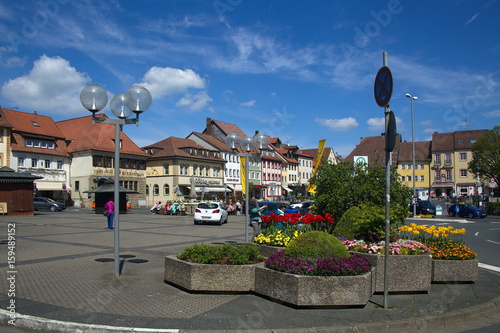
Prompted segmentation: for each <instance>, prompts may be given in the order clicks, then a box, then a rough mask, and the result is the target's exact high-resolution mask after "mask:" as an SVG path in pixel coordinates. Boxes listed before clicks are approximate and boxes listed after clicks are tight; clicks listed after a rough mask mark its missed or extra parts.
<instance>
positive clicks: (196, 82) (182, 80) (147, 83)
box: [140, 66, 205, 98]
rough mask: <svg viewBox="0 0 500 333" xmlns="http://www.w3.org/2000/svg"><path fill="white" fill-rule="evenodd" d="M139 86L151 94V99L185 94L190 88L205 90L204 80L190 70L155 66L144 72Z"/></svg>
mask: <svg viewBox="0 0 500 333" xmlns="http://www.w3.org/2000/svg"><path fill="white" fill-rule="evenodd" d="M140 84H141V85H142V86H144V87H145V88H147V89H148V90H149V91H150V92H151V95H152V96H153V98H161V97H162V96H165V95H170V94H174V93H185V92H187V91H188V90H189V89H191V88H194V89H204V88H205V80H203V79H202V78H201V77H200V76H199V75H198V74H196V73H195V72H194V71H193V70H191V69H186V70H181V69H176V68H170V67H156V66H155V67H151V68H150V69H149V70H148V71H147V72H146V74H145V75H144V77H143V78H142V83H140Z"/></svg>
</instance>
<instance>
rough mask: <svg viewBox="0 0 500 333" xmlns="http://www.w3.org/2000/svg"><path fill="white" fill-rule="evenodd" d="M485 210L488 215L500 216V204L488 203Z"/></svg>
mask: <svg viewBox="0 0 500 333" xmlns="http://www.w3.org/2000/svg"><path fill="white" fill-rule="evenodd" d="M485 208H486V212H487V213H488V215H500V202H487V203H486V207H485Z"/></svg>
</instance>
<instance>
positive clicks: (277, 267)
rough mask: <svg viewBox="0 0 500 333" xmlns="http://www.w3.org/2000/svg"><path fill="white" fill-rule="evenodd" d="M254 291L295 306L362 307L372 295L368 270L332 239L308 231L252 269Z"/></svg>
mask: <svg viewBox="0 0 500 333" xmlns="http://www.w3.org/2000/svg"><path fill="white" fill-rule="evenodd" d="M255 292H256V293H258V294H261V295H264V296H267V297H270V298H272V299H276V300H279V301H282V302H285V303H289V304H293V305H295V306H363V305H365V304H366V303H367V302H368V301H369V300H370V298H371V296H372V294H373V291H372V270H371V266H370V263H369V262H368V260H366V259H365V258H363V257H362V256H360V255H358V254H349V252H347V250H346V249H345V247H344V246H343V244H342V242H340V241H339V240H338V239H337V238H336V237H335V236H332V235H330V234H327V233H325V232H322V231H311V232H307V233H303V234H301V235H299V236H298V237H297V238H295V239H294V240H292V241H290V243H289V244H288V246H287V248H286V250H284V251H281V252H278V253H276V254H274V255H272V256H271V257H269V258H268V259H266V261H265V263H264V267H262V266H260V267H256V269H255Z"/></svg>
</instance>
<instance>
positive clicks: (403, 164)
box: [393, 141, 431, 200]
mask: <svg viewBox="0 0 500 333" xmlns="http://www.w3.org/2000/svg"><path fill="white" fill-rule="evenodd" d="M430 152H431V142H430V141H419V142H415V166H413V145H412V143H411V142H401V143H400V144H399V147H398V151H397V152H396V154H395V155H394V157H393V158H397V165H398V174H399V176H400V180H401V182H402V183H403V184H405V185H406V186H408V187H409V188H411V189H413V186H415V191H416V193H417V195H418V196H419V197H421V198H422V199H424V200H425V199H427V198H428V197H429V194H430V183H431V182H430V163H431V158H430ZM396 156H397V157H396ZM414 175H415V176H414ZM414 177H415V178H414ZM414 184H415V185H414Z"/></svg>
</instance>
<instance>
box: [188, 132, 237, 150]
mask: <svg viewBox="0 0 500 333" xmlns="http://www.w3.org/2000/svg"><path fill="white" fill-rule="evenodd" d="M191 134H192V135H195V136H197V137H199V138H200V139H202V140H203V141H205V142H207V143H208V144H210V145H211V146H213V147H215V148H216V149H218V150H220V151H231V149H230V148H229V147H228V146H227V145H226V144H225V143H224V142H222V141H220V140H219V139H216V138H214V137H213V136H211V135H208V134H204V133H200V132H191Z"/></svg>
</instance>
